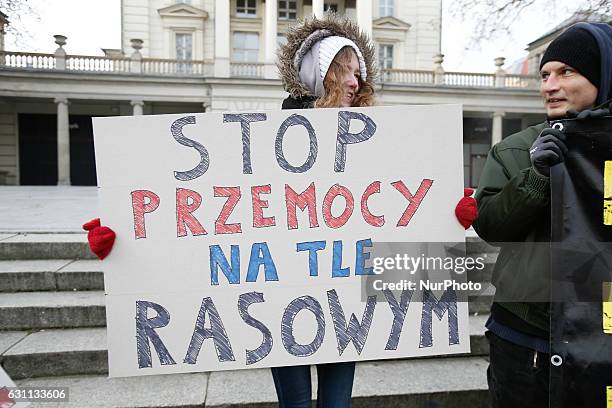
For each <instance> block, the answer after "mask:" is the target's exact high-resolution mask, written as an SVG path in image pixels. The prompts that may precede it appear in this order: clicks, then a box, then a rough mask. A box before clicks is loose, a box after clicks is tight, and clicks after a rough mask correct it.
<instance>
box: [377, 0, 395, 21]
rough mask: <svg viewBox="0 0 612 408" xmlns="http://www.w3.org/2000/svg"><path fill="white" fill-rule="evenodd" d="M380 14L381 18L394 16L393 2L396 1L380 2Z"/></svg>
mask: <svg viewBox="0 0 612 408" xmlns="http://www.w3.org/2000/svg"><path fill="white" fill-rule="evenodd" d="M378 1H379V3H378V14H380V15H379V17H387V16H393V2H394V0H378Z"/></svg>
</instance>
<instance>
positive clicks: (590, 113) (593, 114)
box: [567, 108, 610, 120]
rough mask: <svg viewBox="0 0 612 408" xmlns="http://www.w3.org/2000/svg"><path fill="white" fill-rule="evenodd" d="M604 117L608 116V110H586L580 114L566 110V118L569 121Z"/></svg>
mask: <svg viewBox="0 0 612 408" xmlns="http://www.w3.org/2000/svg"><path fill="white" fill-rule="evenodd" d="M604 116H610V110H609V109H606V108H603V109H592V110H591V109H586V110H583V111H582V112H578V111H576V110H568V111H567V117H568V118H570V119H576V120H587V119H592V118H603V117H604Z"/></svg>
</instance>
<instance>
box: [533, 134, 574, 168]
mask: <svg viewBox="0 0 612 408" xmlns="http://www.w3.org/2000/svg"><path fill="white" fill-rule="evenodd" d="M564 142H565V135H564V134H563V132H561V131H560V130H557V129H552V128H547V129H544V130H543V131H542V133H540V136H538V138H537V139H536V140H535V142H533V144H532V145H531V149H529V158H530V159H531V166H532V167H533V168H534V169H535V171H536V172H537V173H539V174H541V175H542V176H546V177H549V176H550V168H551V167H552V166H554V165H555V164H558V163H561V162H562V161H563V160H564V158H565V154H566V153H567V146H565V143H564Z"/></svg>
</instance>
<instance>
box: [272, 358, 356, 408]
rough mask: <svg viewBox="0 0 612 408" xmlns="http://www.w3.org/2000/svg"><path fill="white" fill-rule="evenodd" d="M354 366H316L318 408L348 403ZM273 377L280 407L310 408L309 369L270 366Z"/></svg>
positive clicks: (335, 364) (346, 364) (343, 364)
mask: <svg viewBox="0 0 612 408" xmlns="http://www.w3.org/2000/svg"><path fill="white" fill-rule="evenodd" d="M354 376H355V363H354V362H352V361H351V362H348V363H330V364H317V381H318V384H319V386H318V388H317V408H331V407H333V408H344V407H349V406H350V404H351V393H352V391H353V378H354ZM272 377H273V378H274V386H275V387H276V395H278V405H279V407H280V408H311V406H312V403H311V398H312V385H311V383H310V366H307V365H304V366H292V367H273V368H272Z"/></svg>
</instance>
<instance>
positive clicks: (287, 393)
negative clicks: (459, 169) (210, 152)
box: [84, 15, 476, 408]
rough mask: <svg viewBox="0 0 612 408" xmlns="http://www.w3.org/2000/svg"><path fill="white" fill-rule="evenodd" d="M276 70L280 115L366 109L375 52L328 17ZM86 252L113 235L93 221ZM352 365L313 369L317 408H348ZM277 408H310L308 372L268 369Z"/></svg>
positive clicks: (469, 216)
mask: <svg viewBox="0 0 612 408" xmlns="http://www.w3.org/2000/svg"><path fill="white" fill-rule="evenodd" d="M287 40H288V42H287V44H286V45H284V46H283V47H282V48H281V50H280V55H279V61H278V67H279V71H280V73H281V77H282V80H283V83H284V86H285V89H286V90H287V92H288V93H289V94H290V96H289V97H288V98H287V99H285V100H284V101H283V105H282V107H283V109H310V108H338V107H366V106H372V105H373V104H374V92H375V91H374V77H375V75H376V72H375V71H376V68H375V63H374V49H373V47H372V45H371V43H370V41H369V39H368V38H367V37H366V36H365V35H364V34H362V33H361V32H360V30H359V28H358V27H357V26H356V25H355V24H354V23H352V22H351V21H350V20H348V19H345V18H339V17H337V16H335V15H328V16H327V17H326V18H325V19H323V20H318V19H312V20H308V21H306V22H304V23H302V24H300V25H297V26H295V27H293V28H292V29H290V31H289V32H288V34H287ZM456 214H457V218H458V219H459V222H461V224H463V225H464V226H465V227H466V228H468V227H469V225H470V224H471V221H472V220H473V219H474V217H475V215H476V214H475V203H474V201H473V199H470V198H463V199H462V200H461V201H460V202H459V204H458V206H457V211H456ZM84 228H85V229H86V230H87V231H89V234H88V239H89V243H90V247H91V249H92V251H93V252H94V253H96V255H98V257H99V258H100V259H103V258H104V257H106V256H107V255H108V254H109V252H110V251H111V248H112V245H113V242H114V239H115V233H114V232H113V231H112V230H111V229H110V228H108V227H105V226H101V225H100V220H99V219H96V220H93V221H91V222H89V223H87V224H85V225H84ZM354 373H355V363H354V362H342V363H330V364H319V365H317V374H318V395H317V400H318V401H317V406H318V407H340V408H341V407H348V406H349V405H350V401H351V393H352V388H353V378H354ZM272 376H273V378H274V384H275V387H276V392H277V395H278V400H279V405H280V407H310V406H311V398H312V387H311V379H310V367H309V366H291V367H275V368H272Z"/></svg>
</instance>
